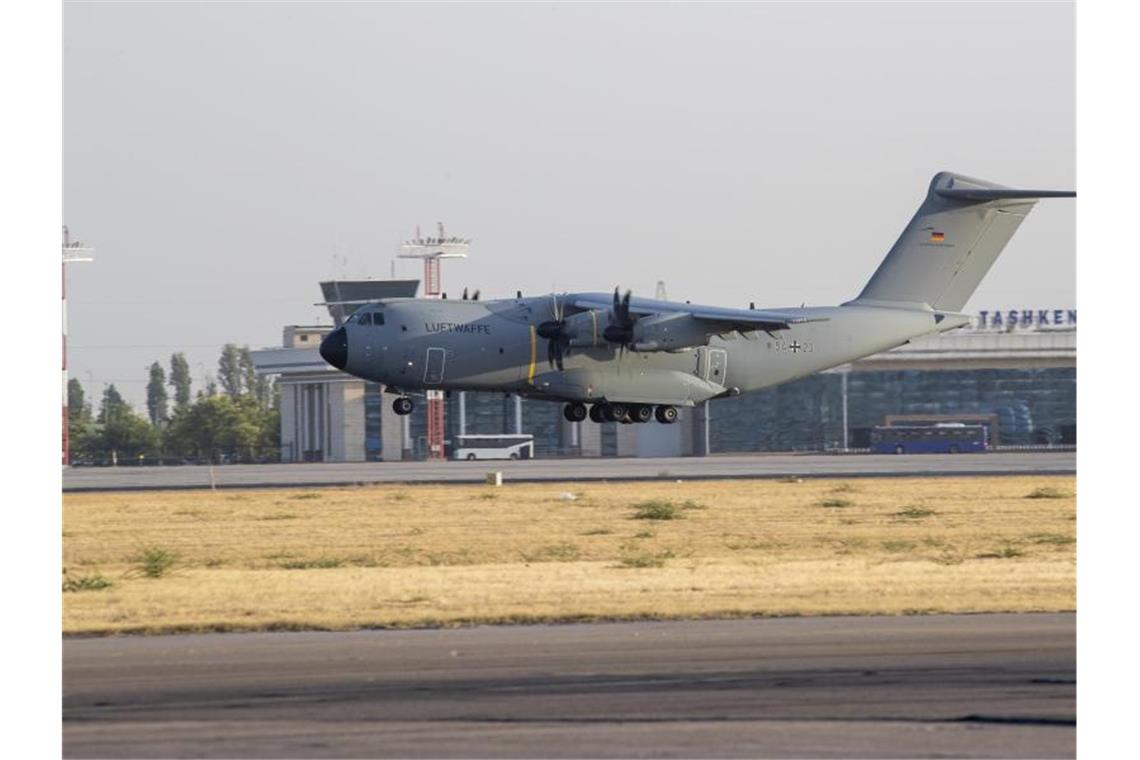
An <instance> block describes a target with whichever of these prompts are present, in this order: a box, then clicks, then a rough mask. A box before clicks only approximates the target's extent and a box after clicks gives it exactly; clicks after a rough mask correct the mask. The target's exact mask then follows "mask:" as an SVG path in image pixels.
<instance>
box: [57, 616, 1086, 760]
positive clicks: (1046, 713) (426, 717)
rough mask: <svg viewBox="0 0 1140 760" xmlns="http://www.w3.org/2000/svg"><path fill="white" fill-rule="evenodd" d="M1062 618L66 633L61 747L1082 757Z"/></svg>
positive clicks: (1071, 645)
mask: <svg viewBox="0 0 1140 760" xmlns="http://www.w3.org/2000/svg"><path fill="white" fill-rule="evenodd" d="M1075 624H1076V619H1075V616H1074V615H1072V614H1037V615H947V616H932V617H898V618H888V617H871V618H856V617H850V618H793V619H754V620H733V621H685V622H661V623H613V624H597V625H566V626H504V627H476V628H466V629H453V630H425V631H362V632H352V633H317V632H313V633H266V634H212V635H210V634H207V635H194V636H162V637H152V638H147V637H125V638H103V639H66V640H65V641H64V645H63V653H64V658H63V685H64V688H63V740H64V755H65V756H66V757H188V756H198V757H666V756H669V757H675V756H689V757H757V756H780V757H946V756H954V757H1073V756H1074V755H1075V752H1076V746H1075V742H1076V651H1075V643H1076V641H1075V640H1076V630H1075V627H1076V625H1075Z"/></svg>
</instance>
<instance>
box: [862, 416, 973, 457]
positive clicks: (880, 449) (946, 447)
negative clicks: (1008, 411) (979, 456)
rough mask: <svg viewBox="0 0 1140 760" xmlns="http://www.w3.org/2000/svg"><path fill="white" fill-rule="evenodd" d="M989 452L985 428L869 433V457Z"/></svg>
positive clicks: (890, 428) (953, 425)
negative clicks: (878, 455) (873, 455)
mask: <svg viewBox="0 0 1140 760" xmlns="http://www.w3.org/2000/svg"><path fill="white" fill-rule="evenodd" d="M988 448H989V431H988V430H987V429H986V426H985V425H966V424H964V423H961V422H949V423H945V422H940V423H938V424H936V425H879V426H876V427H874V428H872V429H871V453H872V454H966V453H974V452H982V451H985V450H986V449H988Z"/></svg>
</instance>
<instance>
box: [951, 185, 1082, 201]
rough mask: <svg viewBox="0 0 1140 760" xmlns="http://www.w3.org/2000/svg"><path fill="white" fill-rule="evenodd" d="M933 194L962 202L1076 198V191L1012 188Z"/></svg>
mask: <svg viewBox="0 0 1140 760" xmlns="http://www.w3.org/2000/svg"><path fill="white" fill-rule="evenodd" d="M934 192H936V193H938V194H939V195H941V196H942V197H943V198H953V199H955V200H964V201H999V200H1006V199H1016V198H1076V197H1077V191H1076V190H1018V189H1016V188H1012V187H948V188H943V189H936V190H935V191H934Z"/></svg>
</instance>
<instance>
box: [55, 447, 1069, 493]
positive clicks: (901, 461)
mask: <svg viewBox="0 0 1140 760" xmlns="http://www.w3.org/2000/svg"><path fill="white" fill-rule="evenodd" d="M496 470H497V471H501V472H502V473H503V479H504V481H507V482H512V481H513V482H533V481H549V480H560V481H589V480H670V479H676V478H689V479H716V478H776V477H784V476H789V475H796V476H799V477H842V478H851V477H865V476H880V477H882V476H910V477H914V476H935V475H938V476H946V475H1044V474H1058V475H1070V474H1073V473H1075V472H1076V470H1077V458H1076V453H1075V452H1072V451H1034V452H988V453H986V454H914V455H906V454H904V455H899V456H894V455H871V454H852V455H834V454H752V455H732V456H711V457H676V458H661V459H616V458H612V457H605V458H589V459H583V458H574V459H531V460H526V461H517V462H512V461H501V460H500V461H483V462H450V461H442V462H440V461H436V462H347V463H311V464H262V465H220V466H217V467H207V466H201V465H199V466H178V467H73V468H68V469H65V470H64V472H63V490H64V491H120V490H151V489H153V490H158V489H191V488H211V487H213V486H216V487H218V488H281V487H311V486H332V485H354V484H371V483H481V482H483V480H484V478H485V477H486V475H487V473H488V472H491V471H496Z"/></svg>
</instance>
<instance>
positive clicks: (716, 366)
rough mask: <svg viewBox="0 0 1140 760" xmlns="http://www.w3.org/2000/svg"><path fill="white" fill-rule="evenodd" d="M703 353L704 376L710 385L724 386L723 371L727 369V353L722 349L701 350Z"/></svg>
mask: <svg viewBox="0 0 1140 760" xmlns="http://www.w3.org/2000/svg"><path fill="white" fill-rule="evenodd" d="M702 350H703V352H705V359H706V361H705V375H703V378H705V379H707V381H708V382H710V383H716V384H717V385H724V377H725V371H726V370H727V368H728V352H727V351H725V350H724V349H711V348H705V349H702Z"/></svg>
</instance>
